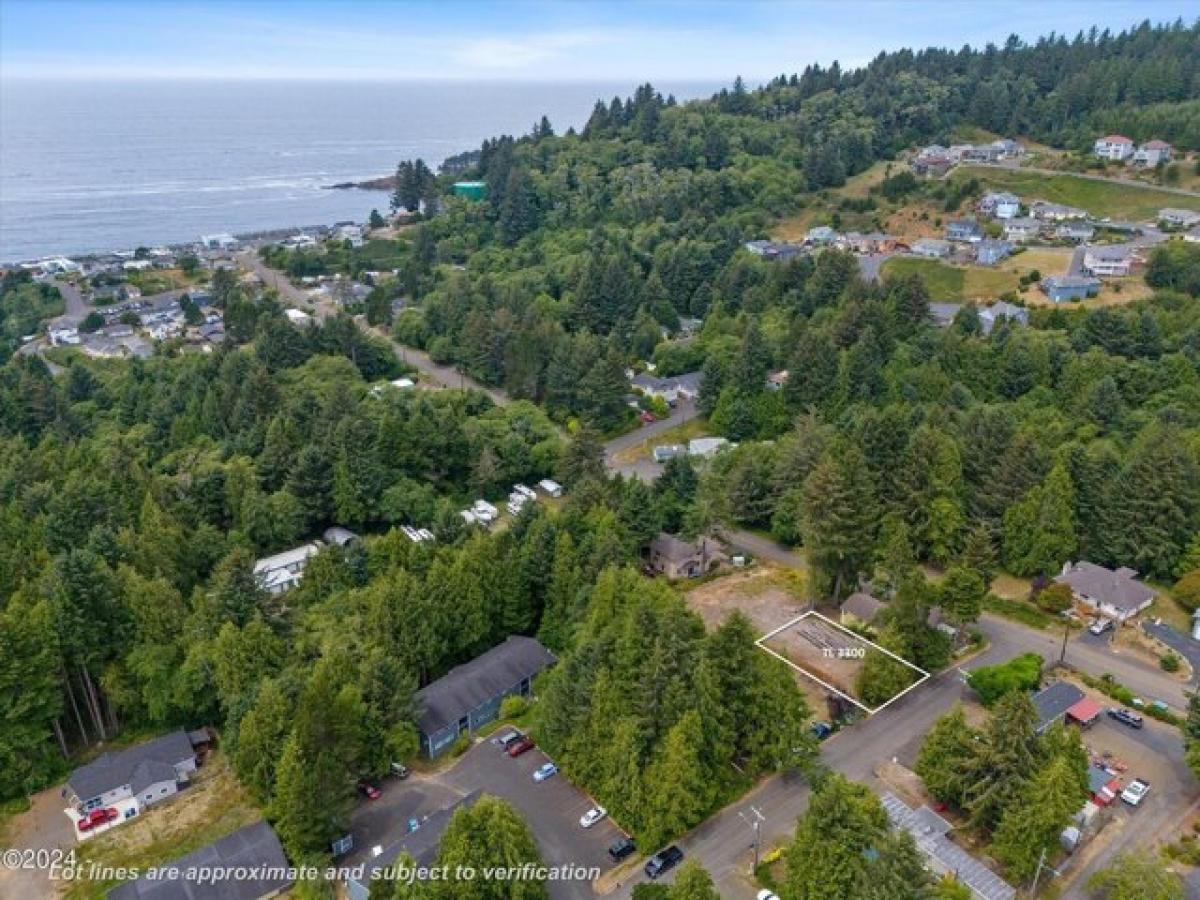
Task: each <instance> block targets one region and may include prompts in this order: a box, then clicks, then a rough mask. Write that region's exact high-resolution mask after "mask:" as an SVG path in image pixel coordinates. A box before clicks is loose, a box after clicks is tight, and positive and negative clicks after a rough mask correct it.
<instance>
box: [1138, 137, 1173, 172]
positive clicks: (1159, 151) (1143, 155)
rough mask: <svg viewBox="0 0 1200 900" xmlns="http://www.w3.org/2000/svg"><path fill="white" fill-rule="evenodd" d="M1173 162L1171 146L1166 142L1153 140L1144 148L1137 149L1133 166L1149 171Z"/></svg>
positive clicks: (1147, 142) (1143, 145) (1143, 146)
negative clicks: (1142, 167)
mask: <svg viewBox="0 0 1200 900" xmlns="http://www.w3.org/2000/svg"><path fill="white" fill-rule="evenodd" d="M1170 161H1171V145H1170V144H1168V143H1167V142H1166V141H1160V140H1157V139H1155V140H1153V141H1146V143H1144V144H1142V146H1140V147H1138V148H1137V152H1136V153H1134V154H1133V164H1134V165H1135V166H1145V167H1146V168H1147V169H1153V168H1154V167H1155V166H1157V165H1158V164H1159V163H1160V162H1161V163H1168V162H1170Z"/></svg>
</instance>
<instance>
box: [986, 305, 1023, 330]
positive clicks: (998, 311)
mask: <svg viewBox="0 0 1200 900" xmlns="http://www.w3.org/2000/svg"><path fill="white" fill-rule="evenodd" d="M1002 321H1009V322H1015V323H1017V324H1020V325H1028V324H1029V310H1027V309H1026V308H1025V307H1023V306H1017V305H1015V304H1013V303H1009V302H1007V301H1005V300H997V301H996V302H995V303H993V304H992V305H991V306H985V307H984V308H983V309H981V310H980V311H979V324H980V325H981V326H982V327H983V333H984V334H991V333H992V329H993V328H995V327H996V325H997V324H999V323H1000V322H1002Z"/></svg>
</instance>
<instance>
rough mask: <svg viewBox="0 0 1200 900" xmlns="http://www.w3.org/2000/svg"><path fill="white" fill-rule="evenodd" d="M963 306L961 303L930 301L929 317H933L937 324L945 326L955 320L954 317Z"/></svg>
mask: <svg viewBox="0 0 1200 900" xmlns="http://www.w3.org/2000/svg"><path fill="white" fill-rule="evenodd" d="M962 308H963V305H962V304H961V303H930V304H929V317H930V318H931V319H933V323H934V324H935V325H938V326H940V327H945V326H947V325H950V324H951V323H953V322H954V317H955V316H957V315H958V311H959V310H960V309H962Z"/></svg>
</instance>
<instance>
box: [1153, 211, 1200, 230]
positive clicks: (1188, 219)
mask: <svg viewBox="0 0 1200 900" xmlns="http://www.w3.org/2000/svg"><path fill="white" fill-rule="evenodd" d="M1158 221H1160V222H1162V223H1164V224H1166V225H1170V226H1171V227H1173V228H1191V227H1192V226H1193V225H1200V212H1197V211H1196V210H1194V209H1175V208H1173V207H1167V208H1166V209H1160V210H1159V211H1158Z"/></svg>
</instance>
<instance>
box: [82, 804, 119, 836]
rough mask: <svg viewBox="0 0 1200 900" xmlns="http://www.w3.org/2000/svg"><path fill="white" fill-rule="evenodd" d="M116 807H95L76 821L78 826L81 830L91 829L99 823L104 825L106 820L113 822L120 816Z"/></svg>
mask: <svg viewBox="0 0 1200 900" xmlns="http://www.w3.org/2000/svg"><path fill="white" fill-rule="evenodd" d="M120 815H121V814H120V813H119V812H117V810H116V807H113V806H106V807H104V808H103V809H93V810H92V811H91V812H90V813H88V814H87V815H86V816H84V817H83V818H82V819H80V820H79V821H78V822H77V823H76V827H78V828H79V830H80V831H91V830H92V829H93V828H95V827H96V826H97V825H103V824H104V823H106V822H112V821H114V820H115V819H117V818H119V817H120Z"/></svg>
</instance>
